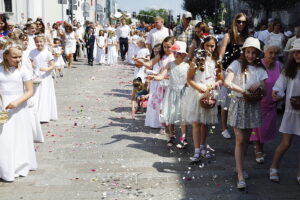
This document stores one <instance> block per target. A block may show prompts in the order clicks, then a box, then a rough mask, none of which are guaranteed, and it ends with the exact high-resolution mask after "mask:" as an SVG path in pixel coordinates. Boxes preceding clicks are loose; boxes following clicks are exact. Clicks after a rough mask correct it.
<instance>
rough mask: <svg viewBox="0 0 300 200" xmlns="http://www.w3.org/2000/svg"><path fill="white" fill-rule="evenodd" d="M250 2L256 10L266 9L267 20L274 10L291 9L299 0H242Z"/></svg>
mask: <svg viewBox="0 0 300 200" xmlns="http://www.w3.org/2000/svg"><path fill="white" fill-rule="evenodd" d="M242 1H244V2H246V3H248V4H249V6H250V7H251V8H252V9H254V10H260V9H262V10H265V11H266V16H265V17H266V20H267V19H269V16H270V13H271V12H272V11H279V10H285V9H289V8H292V7H294V6H295V4H296V3H297V2H299V0H242Z"/></svg>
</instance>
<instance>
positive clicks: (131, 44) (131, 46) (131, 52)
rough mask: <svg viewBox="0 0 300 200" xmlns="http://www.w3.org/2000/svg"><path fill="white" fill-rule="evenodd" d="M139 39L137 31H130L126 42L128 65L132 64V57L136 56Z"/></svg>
mask: <svg viewBox="0 0 300 200" xmlns="http://www.w3.org/2000/svg"><path fill="white" fill-rule="evenodd" d="M138 39H139V36H138V32H137V31H131V35H130V38H129V40H128V53H127V62H128V63H129V64H134V60H133V57H134V56H135V55H136V53H137V51H138V50H139V47H138V44H137V41H138Z"/></svg>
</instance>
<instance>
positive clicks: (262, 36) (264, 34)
mask: <svg viewBox="0 0 300 200" xmlns="http://www.w3.org/2000/svg"><path fill="white" fill-rule="evenodd" d="M273 29H274V25H273V22H269V24H268V29H266V30H264V31H259V33H258V35H257V39H259V40H260V41H262V42H263V43H264V44H266V42H267V38H268V36H269V35H270V33H272V31H273Z"/></svg>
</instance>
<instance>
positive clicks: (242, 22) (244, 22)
mask: <svg viewBox="0 0 300 200" xmlns="http://www.w3.org/2000/svg"><path fill="white" fill-rule="evenodd" d="M236 23H237V24H246V21H243V20H236Z"/></svg>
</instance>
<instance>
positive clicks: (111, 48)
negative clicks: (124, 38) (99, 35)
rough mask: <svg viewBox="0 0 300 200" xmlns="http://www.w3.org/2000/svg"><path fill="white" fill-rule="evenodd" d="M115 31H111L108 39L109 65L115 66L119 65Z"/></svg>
mask: <svg viewBox="0 0 300 200" xmlns="http://www.w3.org/2000/svg"><path fill="white" fill-rule="evenodd" d="M115 35H116V34H115V32H114V31H109V33H108V37H107V48H108V49H107V64H108V65H113V64H116V63H117V59H118V54H117V45H118V42H117V38H116V36H115Z"/></svg>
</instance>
